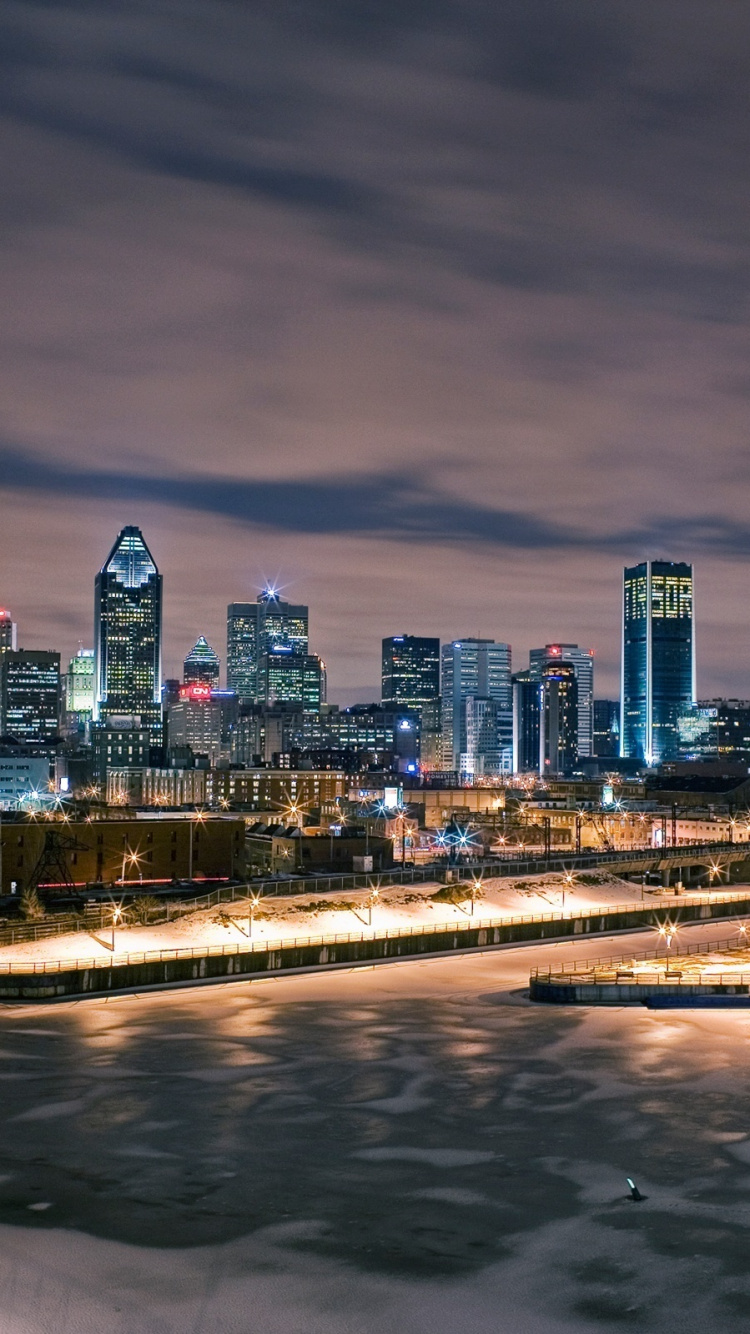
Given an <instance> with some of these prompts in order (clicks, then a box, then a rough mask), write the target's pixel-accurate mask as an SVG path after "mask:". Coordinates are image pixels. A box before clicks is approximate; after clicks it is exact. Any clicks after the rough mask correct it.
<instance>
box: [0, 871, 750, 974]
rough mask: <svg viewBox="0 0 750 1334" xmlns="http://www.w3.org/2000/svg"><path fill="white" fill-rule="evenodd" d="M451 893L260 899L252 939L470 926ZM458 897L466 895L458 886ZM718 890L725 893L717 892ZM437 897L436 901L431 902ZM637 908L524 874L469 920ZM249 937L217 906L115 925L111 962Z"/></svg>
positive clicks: (627, 892)
mask: <svg viewBox="0 0 750 1334" xmlns="http://www.w3.org/2000/svg"><path fill="white" fill-rule="evenodd" d="M453 888H454V887H446V886H440V885H437V884H430V885H413V886H412V885H408V886H404V885H391V886H387V885H385V884H384V885H382V886H381V888H380V889H379V891H378V898H377V901H376V903H375V904H374V905H373V908H372V920H371V921H370V908H369V900H370V894H369V891H367V890H351V891H346V892H345V893H343V894H340V893H339V894H331V895H328V896H312V895H311V894H310V893H309V892H308V893H307V894H300V895H298V896H296V897H289V898H286V897H285V898H271V897H269V898H266V899H263V900H262V901H261V903H260V904H259V906H258V908H257V909H256V911H255V913H254V919H253V922H252V939H253V941H254V942H255V944H256V945H258V944H260V943H262V942H263V941H266V942H270V941H289V940H293V939H307V938H311V937H312V938H315V939H319V938H321V937H322V938H326V939H328V938H332V937H334V936H337V935H338V936H341V935H361V934H369V933H372V934H373V935H376V934H382V933H383V932H385V931H394V930H401V931H408V930H413V929H415V928H418V929H425V928H429V927H431V926H435V925H438V926H440V925H449V924H454V923H455V924H460V925H465V924H466V923H467V921H468V920H469V916H470V912H471V905H470V901H469V899H468V898H467V899H465V900H464V901H463V902H462V903H452V902H450V901H446V898H445V897H444V896H445V895H448V894H450V893H451V892H452V889H453ZM462 892H465V893H467V894H468V893H469V887H468V886H463V887H462ZM722 892H727V891H726V890H723V891H722ZM730 892H731V893H732V894H736V897H737V898H742V897H746V896H747V894H748V892H750V887H748V886H739V887H738V886H733V887H732V889H731V891H730ZM436 894H438V895H439V896H440V897H438V898H436V897H435V895H436ZM646 900H647V902H648V903H650V904H652V905H654V906H659V905H666V904H673V903H675V902H677V901H678V900H675V899H674V897H673V896H672V895H666V896H665V895H662V894H660V893H659V892H655V891H653V890H651V891H648V892H647V894H646ZM641 902H642V898H641V888H640V886H639V885H636V884H633V883H632V882H630V881H625V880H620V879H619V878H618V877H616V876H611V875H607V874H606V872H588V873H581V874H579V875H578V876H577V877H575V879H574V882H573V884H572V885H571V884H570V883H569V882H566V880H565V877H564V876H563V875H561V874H548V875H539V876H527V877H526V878H524V879H522V880H516V881H512V880H505V879H492V880H486V881H484V882H483V884H482V887H481V890H480V891H479V895H478V897H477V899H476V901H475V904H474V913H473V920H474V921H475V922H480V921H482V922H501V921H507V920H508V919H509V918H533V917H539V916H540V915H543V914H546V915H549V914H553V913H554V914H558V915H559V914H564V915H565V916H571V915H573V914H577V913H581V912H585V911H587V910H591V909H595V908H603V907H607V906H610V907H611V906H613V905H619V904H623V905H628V904H635V905H638V906H640V905H641ZM249 933H250V920H249V900H247V899H245V900H238V901H237V902H236V903H226V904H222V905H221V906H220V907H219V908H206V909H201V910H199V911H197V912H192V913H189V914H186V915H184V916H180V917H177V918H176V919H175V920H174V921H172V922H168V923H164V924H162V925H158V926H128V927H125V926H118V927H117V929H116V932H115V954H114V957H115V958H123V957H125V956H126V955H128V954H135V953H140V952H148V951H153V950H174V949H197V948H201V947H203V946H227V947H230V948H234V947H237V946H241V945H242V942H243V941H244V942H245V943H247V941H248V938H249ZM111 944H112V937H111V932H110V931H109V930H108V929H106V928H105V929H104V930H101V931H95V932H92V933H84V932H77V933H72V934H70V935H66V936H53V937H51V938H49V939H47V940H40V941H26V942H23V943H18V944H14V945H6V946H3V947H2V948H0V964H3V963H11V962H14V961H23V960H29V959H37V960H44V959H54V960H57V959H60V960H69V959H91V958H94V959H96V958H101V959H102V960H108V961H110V960H111V959H112V957H113V955H112V949H111Z"/></svg>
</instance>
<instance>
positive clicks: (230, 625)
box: [227, 588, 308, 704]
mask: <svg viewBox="0 0 750 1334" xmlns="http://www.w3.org/2000/svg"><path fill="white" fill-rule="evenodd" d="M307 627H308V609H307V607H305V606H302V605H300V604H294V603H291V602H284V601H282V599H281V598H280V597H279V595H278V593H277V592H276V590H275V589H273V588H266V589H264V590H263V592H262V593H260V594H259V596H258V598H257V601H255V602H232V603H230V605H229V606H228V607H227V686H228V688H229V689H230V690H234V691H235V692H236V694H237V697H238V699H239V701H240V702H241V703H243V704H245V703H246V704H257V703H260V702H262V701H263V690H262V683H261V681H260V680H259V671H260V661H261V658H262V657H263V656H264V655H265V654H267V653H273V652H274V651H275V650H277V649H284V650H291V651H292V652H293V653H299V654H303V655H305V654H307V651H308V628H307Z"/></svg>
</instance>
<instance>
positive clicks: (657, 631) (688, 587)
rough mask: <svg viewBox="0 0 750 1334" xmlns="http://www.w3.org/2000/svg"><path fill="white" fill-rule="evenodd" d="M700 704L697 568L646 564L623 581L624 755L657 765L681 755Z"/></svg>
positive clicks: (670, 563) (676, 563) (669, 563)
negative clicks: (683, 727)
mask: <svg viewBox="0 0 750 1334" xmlns="http://www.w3.org/2000/svg"><path fill="white" fill-rule="evenodd" d="M693 703H695V618H694V602H693V567H692V565H688V564H685V563H683V562H679V561H656V560H655V561H643V562H642V563H641V564H640V565H634V566H631V567H629V568H627V569H626V570H625V574H624V582H623V635H622V692H621V716H620V753H621V755H623V756H624V757H627V758H632V759H640V760H643V761H644V762H645V763H646V764H649V765H656V764H660V763H661V762H662V761H663V760H668V759H673V758H675V757H676V756H677V754H678V752H679V745H680V739H679V731H678V719H679V718H680V717H681V716H682V715H683V714H684V712H685V709H686V706H688V705H691V704H693Z"/></svg>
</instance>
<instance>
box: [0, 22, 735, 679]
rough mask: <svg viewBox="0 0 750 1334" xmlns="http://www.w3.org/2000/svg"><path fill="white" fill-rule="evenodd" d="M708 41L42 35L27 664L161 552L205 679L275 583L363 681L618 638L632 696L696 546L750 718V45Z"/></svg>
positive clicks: (32, 174)
mask: <svg viewBox="0 0 750 1334" xmlns="http://www.w3.org/2000/svg"><path fill="white" fill-rule="evenodd" d="M713 13H714V18H715V21H714V22H713V23H711V24H706V23H703V22H700V21H699V20H698V17H697V12H696V11H695V10H694V9H691V10H690V11H689V12H688V13H686V11H685V7H684V5H682V6H680V7H679V8H677V7H673V6H672V4H671V3H670V4H667V5H663V6H662V7H661V8H660V9H659V10H658V12H654V11H653V9H652V10H649V11H646V10H645V9H642V8H641V7H639V6H633V5H627V6H626V5H624V4H623V3H615V4H613V5H609V6H607V7H606V8H602V7H597V8H596V9H593V8H592V7H590V6H584V5H581V4H579V3H572V4H570V5H566V6H551V7H550V6H549V5H546V4H541V7H540V6H539V5H538V4H537V3H534V4H529V5H525V6H524V5H518V4H516V3H514V4H511V5H508V6H502V7H500V9H499V10H498V7H497V6H490V5H489V4H487V3H486V2H485V3H482V2H481V0H480V2H477V3H474V4H472V6H471V14H470V15H469V17H468V18H467V19H466V21H465V22H463V23H460V24H459V23H454V22H453V21H452V19H451V18H450V7H449V9H448V10H447V11H446V9H445V8H444V7H442V6H440V5H437V4H434V3H428V4H426V5H421V6H418V7H417V9H416V11H415V12H414V13H410V12H409V11H408V9H407V10H402V11H399V12H396V11H395V10H394V9H393V8H392V7H388V6H385V7H381V8H380V9H379V10H378V12H377V13H374V12H370V11H368V14H367V16H365V14H364V13H361V12H360V10H359V8H357V11H356V15H353V16H352V17H351V19H350V20H349V19H347V18H346V16H345V14H344V13H343V12H339V11H338V10H336V11H335V12H334V13H332V14H331V15H330V16H329V20H328V21H326V22H323V21H322V19H321V16H320V14H319V13H318V10H317V8H316V6H315V5H312V4H309V3H307V0H305V3H303V4H302V5H301V6H300V8H299V16H298V19H297V20H295V22H294V23H291V24H288V23H286V22H285V20H284V19H283V17H282V15H281V13H280V12H276V13H271V12H270V11H269V12H268V13H266V12H265V11H263V14H262V15H260V14H257V13H255V12H253V11H252V10H250V11H248V12H247V13H241V12H240V11H239V10H238V9H237V8H236V7H224V6H219V12H218V14H217V10H216V6H210V5H208V4H207V3H206V0H194V4H193V6H192V8H191V20H190V23H187V22H181V21H180V19H179V17H178V18H175V19H174V26H173V20H172V17H170V20H169V27H170V30H171V36H170V41H169V49H170V55H169V60H168V61H166V63H164V62H161V63H160V62H159V61H155V57H154V55H153V52H154V50H157V51H158V50H160V49H161V47H162V44H163V40H164V34H163V29H162V27H161V22H162V18H161V17H160V15H161V10H160V6H159V5H158V4H157V5H155V6H153V7H151V8H150V9H149V10H148V11H146V10H142V11H139V12H138V13H134V14H133V15H132V16H131V23H130V25H129V26H128V31H127V34H125V33H124V32H123V31H122V29H121V27H120V26H119V22H118V18H117V16H116V14H115V12H114V11H113V12H110V11H108V10H107V8H106V7H105V8H104V9H103V10H102V12H101V15H100V26H98V27H97V29H96V31H95V32H91V33H90V34H89V36H88V39H87V42H86V43H83V44H82V43H80V41H78V40H77V33H78V30H77V27H76V23H77V17H76V15H77V11H76V10H75V8H73V7H71V8H68V7H67V6H61V7H60V8H59V9H56V10H54V11H53V10H50V9H47V8H45V7H40V6H27V7H25V8H24V7H16V8H15V9H14V11H13V16H12V20H10V27H11V40H10V41H9V43H8V46H9V50H10V53H11V55H10V59H11V68H12V71H13V73H12V79H11V82H12V87H13V91H12V94H11V93H10V92H9V94H8V99H9V100H8V103H7V104H6V105H4V107H3V108H0V114H2V115H3V116H4V118H5V119H4V122H3V126H4V131H5V133H4V136H3V144H4V151H5V153H6V154H7V158H6V164H7V165H6V174H5V179H6V180H9V181H13V194H12V197H11V196H10V195H9V196H8V198H7V200H6V202H5V212H4V215H3V217H4V221H5V224H6V233H5V234H6V264H5V265H4V268H3V271H4V275H5V277H4V279H3V283H4V285H3V312H4V316H5V323H6V328H7V333H6V340H5V344H4V348H5V367H6V381H5V385H4V397H3V402H4V422H3V433H2V437H1V438H0V495H1V496H2V500H3V502H4V514H5V519H4V524H3V529H2V532H0V561H1V562H2V568H3V588H2V598H3V601H4V602H7V603H8V604H9V605H10V606H11V607H13V608H14V609H15V614H16V615H17V617H19V618H21V619H22V621H24V622H25V623H26V625H27V626H29V627H30V626H31V625H33V635H34V646H37V647H39V648H44V647H45V646H46V645H47V644H52V643H54V644H57V643H58V642H60V644H61V647H62V648H63V650H64V652H65V653H66V654H67V653H68V651H69V650H72V649H74V648H75V646H76V645H77V643H78V641H79V640H83V642H88V641H89V630H88V626H89V611H88V602H87V592H86V588H85V582H84V581H82V580H81V579H80V570H82V569H88V568H92V567H93V566H94V565H96V564H97V563H98V560H99V551H100V550H101V548H102V547H103V546H105V545H106V543H107V541H108V540H109V536H110V533H111V532H113V531H117V530H118V529H119V528H121V527H122V526H123V525H124V524H127V523H133V524H137V525H138V526H139V527H141V528H142V529H143V531H144V532H148V533H150V534H151V536H152V540H153V541H154V543H155V544H156V545H157V546H158V548H159V560H160V562H161V565H162V566H163V567H164V569H165V570H169V571H170V581H171V585H172V590H173V594H172V606H171V608H170V611H169V614H168V620H167V624H166V625H165V634H166V641H167V653H168V662H170V663H172V664H173V666H172V670H173V669H174V664H176V663H177V662H178V661H180V660H181V659H180V655H181V654H184V652H185V651H186V650H187V648H188V647H189V641H190V640H191V638H193V639H194V636H195V634H196V633H198V632H201V633H205V634H206V635H207V637H208V638H209V640H210V642H216V641H217V640H219V638H220V636H219V630H220V626H221V614H220V611H219V610H218V609H217V612H216V615H215V619H213V620H212V621H210V623H209V622H207V621H206V617H205V614H204V608H205V607H206V606H207V604H208V602H209V600H210V598H211V597H212V595H213V591H214V589H216V588H217V587H218V586H220V585H221V586H222V590H223V599H224V601H225V603H226V602H227V601H229V600H230V599H237V600H242V599H244V598H247V597H248V596H249V597H252V596H254V591H253V585H254V584H255V583H256V578H255V573H256V571H257V572H258V581H259V580H262V578H263V575H264V574H266V575H268V576H269V577H275V575H276V573H277V571H279V572H280V574H281V577H282V579H283V580H284V581H285V582H287V583H288V584H289V585H290V586H291V588H293V590H294V596H295V598H298V599H299V600H300V601H303V602H306V603H308V604H309V605H310V606H313V607H316V608H318V609H319V610H318V621H317V631H316V643H317V647H318V650H319V651H320V653H321V654H322V656H323V657H324V658H325V660H326V661H327V662H328V663H329V666H330V669H331V675H332V680H333V681H334V683H335V689H337V690H343V691H346V690H354V689H355V687H356V685H357V683H358V682H360V681H362V680H363V678H364V679H366V684H367V686H368V687H369V688H370V690H371V688H372V686H374V685H375V683H376V682H377V651H376V644H377V641H378V640H379V639H380V638H382V637H384V636H386V635H389V634H394V633H400V631H401V629H402V628H403V629H408V630H409V631H410V632H412V633H415V634H425V635H429V634H435V635H439V636H440V637H441V638H448V637H449V636H451V635H453V634H458V635H479V636H481V635H491V636H495V637H497V638H499V639H505V640H508V641H509V642H510V643H512V644H513V645H514V646H516V645H518V646H519V648H520V649H522V650H523V651H524V652H525V650H526V649H527V648H529V647H533V646H534V645H535V644H540V643H544V642H546V641H547V640H548V639H557V638H559V639H562V640H565V639H570V640H573V641H576V642H578V643H579V644H584V645H591V646H594V647H596V648H597V649H598V663H599V664H600V679H601V680H602V682H603V685H604V688H605V689H606V691H607V693H611V692H612V690H613V688H614V682H615V680H616V678H617V674H618V663H619V649H618V642H617V641H618V617H617V614H616V612H615V611H614V610H611V609H610V601H611V589H612V588H614V587H616V586H617V584H618V582H619V577H620V569H621V567H622V566H623V565H625V564H626V563H627V564H635V563H637V562H639V561H642V560H644V559H649V558H651V559H656V558H659V557H660V556H662V555H665V556H668V557H669V558H670V559H674V560H680V559H685V560H690V561H693V562H694V563H696V564H697V565H698V568H699V570H700V580H699V586H698V590H697V593H698V603H699V606H700V607H701V624H702V626H703V634H704V639H703V642H700V641H699V644H698V652H699V657H700V664H701V667H700V670H701V672H702V673H703V674H704V678H703V685H704V688H705V689H706V690H707V691H709V692H710V693H714V692H716V693H721V694H723V693H726V694H730V695H732V694H744V693H747V690H746V687H745V685H744V684H743V679H742V674H741V667H740V666H738V664H742V663H743V662H744V660H745V659H746V657H747V650H748V635H747V630H746V627H745V626H744V624H743V622H742V619H741V610H740V609H741V608H742V607H743V601H744V579H745V576H744V568H745V563H746V560H747V557H748V553H749V552H750V534H749V533H748V526H747V521H746V514H747V509H748V489H749V487H750V477H749V476H748V460H747V448H746V439H747V425H746V424H747V393H748V381H747V352H746V343H747V313H746V307H745V297H744V290H745V289H744V278H743V276H742V275H743V274H744V271H745V264H746V256H747V243H746V239H745V230H746V216H747V211H746V199H745V185H744V176H745V173H744V156H743V155H742V153H741V151H740V145H741V144H742V142H743V132H744V128H745V126H746V123H747V114H748V113H747V109H746V106H745V100H746V99H745V83H746V80H745V71H744V62H743V60H742V57H741V52H742V51H743V49H744V34H743V28H744V23H743V20H742V18H741V16H740V11H739V10H738V9H737V8H736V7H734V6H729V5H727V4H723V5H719V6H718V7H717V9H716V10H714V11H713ZM678 32H679V41H677V40H675V34H676V33H678ZM238 51H242V52H243V56H242V59H240V57H239V56H238V54H237V53H238ZM655 52H658V59H657V58H655V55H654V53H655ZM260 53H263V54H262V57H261V55H260ZM81 88H85V90H86V94H85V97H84V98H83V100H81V93H80V90H81ZM105 88H106V90H107V91H106V96H105V95H104V94H103V92H102V90H103V89H105ZM376 89H377V90H378V91H377V93H376V92H375V90H376ZM253 90H254V91H253ZM146 108H147V110H146ZM139 109H142V111H141V110H139ZM142 115H144V116H147V118H148V124H149V126H153V127H154V133H151V132H150V130H149V131H148V132H147V131H146V129H145V128H144V124H143V121H142V119H141V117H142ZM333 125H337V126H340V127H341V132H340V133H339V132H336V133H332V131H331V127H332V126H333ZM727 126H731V127H732V129H731V134H730V135H729V136H728V135H727ZM157 143H159V144H161V145H162V147H161V149H160V150H159V151H157V149H156V147H155V145H156V144H157ZM415 163H419V169H418V170H415V169H414V164H415ZM71 535H74V536H73V538H71ZM68 552H70V556H69V557H67V555H66V556H65V557H64V558H63V559H62V560H61V559H60V553H68ZM53 565H54V568H55V570H56V581H55V589H54V594H53V591H52V590H51V589H50V588H49V582H48V580H47V579H46V577H45V576H46V572H47V571H48V570H49V569H50V568H51V567H52V566H53ZM228 570H232V571H233V578H232V580H231V581H230V582H231V585H232V586H231V587H227V586H226V574H227V571H228ZM561 586H562V587H563V588H564V590H565V592H564V604H565V605H564V606H563V607H561V606H560V594H559V589H560V587H561ZM334 588H335V590H336V595H335V597H334V596H332V595H330V594H329V593H327V592H326V590H332V589H334ZM395 596H397V597H398V605H399V609H400V612H401V615H400V616H399V622H400V624H397V623H395V618H394V617H393V615H392V611H391V608H392V606H393V604H394V599H395ZM363 601H364V602H366V603H367V605H368V608H369V615H368V619H369V624H368V626H367V627H366V628H365V629H363V630H362V631H357V632H356V633H350V634H349V642H348V648H347V652H346V654H345V655H342V656H341V657H337V654H336V644H337V642H341V641H342V640H343V638H344V634H345V631H346V630H347V629H349V630H350V628H351V626H352V624H353V613H354V612H356V608H357V606H358V605H359V604H360V603H361V602H363ZM488 601H491V602H493V603H494V602H497V612H496V613H495V612H494V609H493V614H492V615H490V616H488V615H487V605H488ZM62 609H64V610H62ZM459 611H460V612H463V615H460V616H459V615H458V614H457V613H458V612H459ZM371 630H372V632H373V633H372V635H371V634H370V631H371ZM27 637H28V636H27ZM63 638H65V639H66V642H65V643H63ZM608 676H609V677H611V683H608V682H607V677H608ZM368 693H369V691H368Z"/></svg>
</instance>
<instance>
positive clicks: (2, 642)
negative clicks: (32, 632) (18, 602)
mask: <svg viewBox="0 0 750 1334" xmlns="http://www.w3.org/2000/svg"><path fill="white" fill-rule="evenodd" d="M17 631H18V627H17V626H16V624H15V622H14V621H13V619H12V617H11V614H10V612H9V611H8V610H7V609H6V608H5V607H0V654H2V653H3V652H4V651H5V649H8V648H10V649H16V648H18V636H17Z"/></svg>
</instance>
